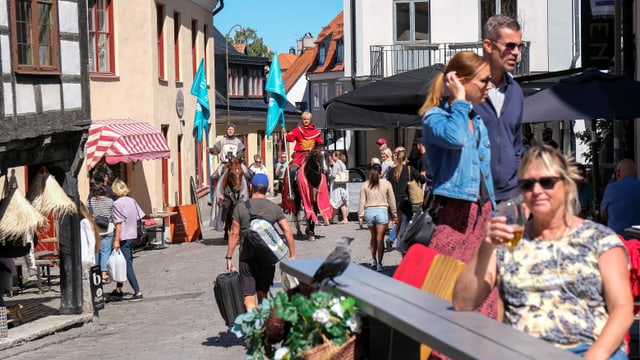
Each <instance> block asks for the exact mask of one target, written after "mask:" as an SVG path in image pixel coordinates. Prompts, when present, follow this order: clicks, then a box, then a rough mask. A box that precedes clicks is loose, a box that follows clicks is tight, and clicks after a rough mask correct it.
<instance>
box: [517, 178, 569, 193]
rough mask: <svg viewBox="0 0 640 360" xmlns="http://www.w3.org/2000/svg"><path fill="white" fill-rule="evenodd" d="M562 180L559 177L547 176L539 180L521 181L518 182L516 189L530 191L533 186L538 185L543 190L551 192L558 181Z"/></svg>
mask: <svg viewBox="0 0 640 360" xmlns="http://www.w3.org/2000/svg"><path fill="white" fill-rule="evenodd" d="M560 180H562V178H561V177H559V176H547V177H541V178H539V179H521V180H518V187H519V188H520V190H522V191H531V190H533V186H534V185H535V184H536V183H538V184H540V186H542V188H543V189H545V190H551V189H553V187H554V186H555V185H556V183H557V182H558V181H560Z"/></svg>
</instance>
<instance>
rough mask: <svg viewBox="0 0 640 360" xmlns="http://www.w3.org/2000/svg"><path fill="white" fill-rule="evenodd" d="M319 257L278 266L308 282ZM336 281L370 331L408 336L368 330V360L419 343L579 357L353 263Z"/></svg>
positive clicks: (491, 353)
mask: <svg viewBox="0 0 640 360" xmlns="http://www.w3.org/2000/svg"><path fill="white" fill-rule="evenodd" d="M321 262H322V259H296V260H284V261H282V262H280V269H281V270H282V271H284V272H286V273H289V274H291V275H293V276H295V277H297V278H298V280H299V281H300V282H301V283H307V284H309V283H310V282H311V278H312V276H313V274H314V273H315V271H316V269H317V268H318V267H319V266H320V263H321ZM336 281H338V282H339V283H340V284H342V285H343V286H338V287H336V290H338V291H339V292H340V293H342V294H343V295H348V296H353V297H354V298H355V299H356V301H357V305H358V308H359V309H360V310H361V311H363V312H365V313H367V314H368V315H369V317H370V318H371V319H374V320H376V321H377V322H376V323H375V326H372V327H371V329H370V330H372V331H373V330H375V331H379V330H384V329H383V327H384V326H388V327H390V328H392V329H394V330H396V333H397V332H399V333H401V334H403V335H404V337H406V338H408V341H403V342H401V343H400V342H396V341H395V340H393V341H390V339H391V338H390V337H389V336H387V337H385V338H384V339H382V337H376V338H375V339H374V336H373V335H370V336H371V339H370V344H369V346H370V349H369V350H370V354H371V357H370V358H371V359H372V360H378V359H406V358H417V357H409V356H405V355H407V354H412V355H413V354H414V353H416V354H417V351H418V350H419V344H421V343H422V344H427V345H429V346H431V347H432V348H434V349H435V350H437V351H439V352H442V353H443V354H445V355H447V356H449V357H451V358H454V359H463V360H465V359H469V360H471V359H487V360H488V359H531V360H533V359H567V360H568V359H579V357H578V356H577V355H575V354H573V353H571V352H569V351H566V350H562V349H560V348H557V347H555V346H553V345H552V344H550V343H547V342H545V341H543V340H540V339H537V338H535V337H533V336H530V335H528V334H525V333H524V332H521V331H518V330H516V329H514V328H512V327H511V326H509V325H506V324H503V323H500V322H497V321H495V320H492V319H490V318H488V317H485V316H484V315H481V314H479V313H476V312H473V311H454V310H453V309H452V306H451V302H450V301H446V300H443V299H441V298H439V297H436V296H434V295H431V294H428V293H427V292H424V291H422V290H420V289H417V288H414V287H412V286H410V285H408V284H405V283H402V282H400V281H397V280H394V279H392V278H390V277H388V276H384V275H382V274H380V273H378V272H375V271H371V270H370V269H367V268H366V267H364V266H360V265H358V264H354V263H352V264H350V265H349V267H348V268H347V269H346V271H345V272H344V273H343V274H342V275H341V276H339V277H338V278H337V279H336ZM371 319H370V320H371ZM394 339H395V338H394ZM376 340H377V341H376ZM401 344H402V345H401ZM412 348H413V349H415V351H413V350H412ZM412 351H413V352H412Z"/></svg>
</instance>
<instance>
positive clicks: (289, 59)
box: [278, 53, 298, 73]
mask: <svg viewBox="0 0 640 360" xmlns="http://www.w3.org/2000/svg"><path fill="white" fill-rule="evenodd" d="M297 58H298V57H297V56H296V55H295V54H291V53H284V54H278V62H280V69H281V70H282V72H283V73H285V72H286V71H287V70H288V69H289V68H290V67H291V64H293V63H294V62H295V61H296V59H297Z"/></svg>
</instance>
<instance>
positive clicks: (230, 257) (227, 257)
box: [224, 255, 233, 260]
mask: <svg viewBox="0 0 640 360" xmlns="http://www.w3.org/2000/svg"><path fill="white" fill-rule="evenodd" d="M224 258H225V259H227V260H231V259H233V257H232V256H226V255H225V257H224Z"/></svg>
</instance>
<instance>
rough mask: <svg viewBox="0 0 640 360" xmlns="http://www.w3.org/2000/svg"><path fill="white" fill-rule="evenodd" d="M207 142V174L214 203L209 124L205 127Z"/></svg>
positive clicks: (210, 199)
mask: <svg viewBox="0 0 640 360" xmlns="http://www.w3.org/2000/svg"><path fill="white" fill-rule="evenodd" d="M204 136H205V138H206V142H207V176H209V202H210V203H211V204H212V205H213V181H211V153H209V124H207V127H206V128H205V129H204Z"/></svg>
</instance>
